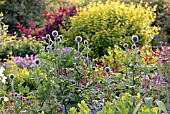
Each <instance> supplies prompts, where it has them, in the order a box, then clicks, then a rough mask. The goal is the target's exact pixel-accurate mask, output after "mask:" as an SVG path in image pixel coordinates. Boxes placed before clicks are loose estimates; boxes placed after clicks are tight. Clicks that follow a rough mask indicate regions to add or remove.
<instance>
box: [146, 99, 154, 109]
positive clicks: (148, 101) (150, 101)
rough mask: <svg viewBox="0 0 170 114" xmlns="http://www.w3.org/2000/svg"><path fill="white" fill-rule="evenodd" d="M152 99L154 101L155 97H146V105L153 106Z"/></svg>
mask: <svg viewBox="0 0 170 114" xmlns="http://www.w3.org/2000/svg"><path fill="white" fill-rule="evenodd" d="M152 101H153V98H152V97H148V98H145V102H146V105H147V106H148V107H149V108H150V107H152Z"/></svg>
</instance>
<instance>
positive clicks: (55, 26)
mask: <svg viewBox="0 0 170 114" xmlns="http://www.w3.org/2000/svg"><path fill="white" fill-rule="evenodd" d="M76 12H77V11H76V7H75V6H72V7H70V8H63V7H60V8H59V10H58V11H57V12H53V13H48V12H47V11H46V10H43V15H44V16H45V17H46V19H47V22H46V24H45V25H44V26H43V27H42V28H37V27H36V22H35V21H32V20H30V22H29V27H28V28H27V27H25V26H24V25H23V24H21V23H20V22H17V27H18V28H19V31H20V32H21V33H22V34H25V36H26V37H28V36H29V35H31V36H35V37H36V39H40V40H44V38H43V37H45V36H46V34H50V35H51V36H53V35H52V31H53V30H57V31H59V26H63V27H64V28H65V26H66V21H67V20H66V19H67V18H68V17H70V16H73V15H74V14H75V13H76ZM59 32H60V31H59Z"/></svg>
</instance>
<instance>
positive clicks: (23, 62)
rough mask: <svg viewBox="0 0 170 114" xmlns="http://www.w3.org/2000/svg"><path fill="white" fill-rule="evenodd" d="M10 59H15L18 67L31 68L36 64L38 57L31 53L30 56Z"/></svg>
mask: <svg viewBox="0 0 170 114" xmlns="http://www.w3.org/2000/svg"><path fill="white" fill-rule="evenodd" d="M12 60H14V61H15V63H16V64H17V66H18V67H21V68H31V69H32V68H34V67H35V66H36V65H37V61H38V60H39V59H38V58H37V57H36V56H34V55H31V56H30V57H29V56H28V55H26V57H20V56H18V57H13V58H12Z"/></svg>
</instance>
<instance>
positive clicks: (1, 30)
mask: <svg viewBox="0 0 170 114" xmlns="http://www.w3.org/2000/svg"><path fill="white" fill-rule="evenodd" d="M2 19H3V15H2V14H1V18H0V49H1V50H0V60H1V61H5V59H9V58H11V56H22V57H25V55H26V54H28V55H31V54H33V55H35V54H38V53H39V51H40V49H41V48H42V44H40V43H39V42H33V38H30V39H29V40H27V39H26V38H25V37H21V38H17V35H16V34H15V35H14V36H10V35H8V34H7V31H8V26H7V25H5V24H4V23H3V22H2Z"/></svg>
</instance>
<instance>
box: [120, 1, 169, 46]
mask: <svg viewBox="0 0 170 114" xmlns="http://www.w3.org/2000/svg"><path fill="white" fill-rule="evenodd" d="M121 1H122V2H126V3H131V2H134V3H139V2H140V0H121ZM143 2H144V3H146V2H148V3H149V6H154V5H157V8H156V10H155V13H156V19H155V21H154V22H153V23H152V25H153V26H159V27H161V30H160V33H159V36H158V37H155V39H153V41H152V45H157V44H158V43H159V41H160V40H162V41H164V42H165V44H164V45H170V31H169V30H170V29H169V28H170V12H169V10H170V1H169V0H143Z"/></svg>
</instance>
